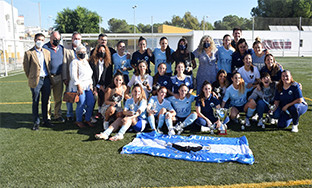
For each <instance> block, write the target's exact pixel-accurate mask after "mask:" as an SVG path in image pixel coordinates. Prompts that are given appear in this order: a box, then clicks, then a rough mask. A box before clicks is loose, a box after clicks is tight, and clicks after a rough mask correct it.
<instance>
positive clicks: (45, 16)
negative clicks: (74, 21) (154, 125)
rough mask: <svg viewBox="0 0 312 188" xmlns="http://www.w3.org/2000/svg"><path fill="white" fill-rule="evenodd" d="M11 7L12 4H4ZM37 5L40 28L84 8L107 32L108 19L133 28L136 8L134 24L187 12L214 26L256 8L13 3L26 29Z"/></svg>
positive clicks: (107, 0) (160, 1) (44, 0)
mask: <svg viewBox="0 0 312 188" xmlns="http://www.w3.org/2000/svg"><path fill="white" fill-rule="evenodd" d="M5 1H6V2H8V3H10V4H11V0H5ZM38 2H39V3H40V9H41V24H42V27H43V28H47V27H48V26H51V25H53V24H54V19H55V18H56V15H57V12H60V11H62V10H63V9H64V8H70V9H75V8H76V7H77V6H82V7H85V8H87V9H89V10H91V11H95V12H97V13H98V14H99V15H100V16H102V18H103V22H102V24H101V25H102V27H104V28H106V29H107V28H108V25H107V21H108V20H109V19H110V18H117V19H125V20H126V21H127V22H128V24H133V21H134V11H133V8H132V7H133V6H134V5H136V6H137V8H136V10H135V14H136V24H138V23H143V24H151V19H152V18H151V17H152V16H153V23H162V22H164V21H170V20H171V18H172V16H173V15H177V16H180V17H182V16H183V15H184V13H185V12H186V11H190V12H191V14H192V15H193V16H195V17H197V19H198V20H202V19H203V17H204V16H205V17H206V16H208V18H207V17H206V18H205V20H206V21H208V22H210V23H212V24H213V23H214V22H215V21H217V20H221V19H222V18H223V17H224V16H226V15H229V14H232V15H237V16H239V17H244V18H250V17H251V15H250V12H251V9H252V8H253V7H256V6H257V4H258V3H257V0H154V1H152V0H101V1H100V0H13V5H14V6H15V7H16V8H17V9H18V10H19V15H23V16H24V18H25V26H39V13H38V12H39V11H38Z"/></svg>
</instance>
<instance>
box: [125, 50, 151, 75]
mask: <svg viewBox="0 0 312 188" xmlns="http://www.w3.org/2000/svg"><path fill="white" fill-rule="evenodd" d="M151 58H152V57H150V56H149V55H148V54H147V50H145V52H144V53H143V54H141V53H140V52H139V51H136V52H134V53H133V54H132V59H131V62H130V64H131V65H133V66H135V67H137V66H138V62H139V61H140V60H145V61H146V62H147V66H148V67H147V69H148V70H147V72H148V73H149V74H150V73H151V69H150V61H151ZM135 73H136V71H134V72H133V74H135Z"/></svg>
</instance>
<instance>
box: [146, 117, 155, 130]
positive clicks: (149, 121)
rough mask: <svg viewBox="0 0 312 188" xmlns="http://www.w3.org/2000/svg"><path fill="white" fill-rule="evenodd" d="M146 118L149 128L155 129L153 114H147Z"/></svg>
mask: <svg viewBox="0 0 312 188" xmlns="http://www.w3.org/2000/svg"><path fill="white" fill-rule="evenodd" d="M147 120H148V123H149V124H150V126H151V128H152V129H153V130H155V127H156V126H155V117H154V115H151V116H148V117H147Z"/></svg>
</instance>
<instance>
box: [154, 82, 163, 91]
mask: <svg viewBox="0 0 312 188" xmlns="http://www.w3.org/2000/svg"><path fill="white" fill-rule="evenodd" d="M160 87H161V85H160V84H159V83H156V84H155V85H153V90H154V91H158V89H159V88H160Z"/></svg>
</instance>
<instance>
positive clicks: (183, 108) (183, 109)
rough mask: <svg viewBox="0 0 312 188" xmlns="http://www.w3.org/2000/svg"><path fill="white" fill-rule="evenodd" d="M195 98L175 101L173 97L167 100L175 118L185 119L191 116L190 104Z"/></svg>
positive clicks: (192, 96)
mask: <svg viewBox="0 0 312 188" xmlns="http://www.w3.org/2000/svg"><path fill="white" fill-rule="evenodd" d="M195 98H196V96H194V95H191V96H190V97H189V98H187V97H185V98H184V99H183V100H181V99H177V98H175V97H174V96H171V97H169V98H168V101H170V102H171V104H172V106H173V108H174V110H175V111H176V113H177V117H179V118H185V117H187V116H188V115H190V114H191V110H192V102H193V101H194V100H195Z"/></svg>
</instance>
